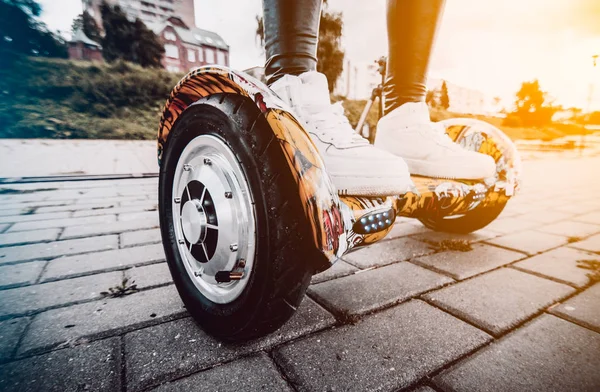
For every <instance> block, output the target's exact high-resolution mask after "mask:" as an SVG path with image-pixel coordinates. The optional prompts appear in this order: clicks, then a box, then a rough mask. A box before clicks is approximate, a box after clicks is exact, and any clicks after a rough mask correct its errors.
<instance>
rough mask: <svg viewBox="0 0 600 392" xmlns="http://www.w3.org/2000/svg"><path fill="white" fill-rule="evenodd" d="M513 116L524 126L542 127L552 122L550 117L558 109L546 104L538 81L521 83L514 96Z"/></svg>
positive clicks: (544, 93) (546, 98) (544, 95)
mask: <svg viewBox="0 0 600 392" xmlns="http://www.w3.org/2000/svg"><path fill="white" fill-rule="evenodd" d="M515 106H516V110H515V111H514V112H513V114H514V115H515V116H517V117H518V118H520V119H521V121H522V123H523V125H525V126H543V125H547V124H549V123H550V122H552V116H553V115H554V113H556V111H557V110H558V107H555V106H553V105H552V103H549V102H548V96H547V93H546V92H544V91H542V89H541V88H540V83H539V82H538V80H537V79H536V80H533V81H531V82H523V84H521V88H520V89H519V91H518V92H517V94H516V100H515Z"/></svg>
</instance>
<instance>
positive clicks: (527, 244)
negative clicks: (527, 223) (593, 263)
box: [487, 230, 567, 255]
mask: <svg viewBox="0 0 600 392" xmlns="http://www.w3.org/2000/svg"><path fill="white" fill-rule="evenodd" d="M487 242H489V243H491V244H496V245H500V246H504V247H506V248H510V249H515V250H518V251H520V252H525V253H527V254H530V255H532V254H536V253H540V252H543V251H546V250H548V249H552V248H556V247H558V246H561V245H564V244H566V243H567V237H564V236H560V235H555V234H548V233H541V232H539V231H534V230H525V231H521V232H519V233H515V234H507V235H503V236H501V237H496V238H493V239H491V240H488V241H487Z"/></svg>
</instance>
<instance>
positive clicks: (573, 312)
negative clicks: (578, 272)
mask: <svg viewBox="0 0 600 392" xmlns="http://www.w3.org/2000/svg"><path fill="white" fill-rule="evenodd" d="M551 312H552V313H553V314H555V315H557V316H560V317H562V318H565V319H567V320H570V321H573V322H575V323H577V324H580V325H583V326H585V327H587V328H590V329H593V330H595V331H596V332H600V283H596V284H595V285H593V286H592V287H590V288H588V289H587V290H585V291H584V292H582V293H580V294H577V295H576V296H575V297H573V298H570V299H569V300H567V301H565V302H563V303H562V304H560V305H556V306H555V307H553V308H552V309H551Z"/></svg>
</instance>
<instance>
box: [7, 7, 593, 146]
mask: <svg viewBox="0 0 600 392" xmlns="http://www.w3.org/2000/svg"><path fill="white" fill-rule="evenodd" d="M261 14H262V4H261V1H260V0H236V1H233V0H223V1H208V0H107V1H106V2H104V1H103V0H83V1H81V0H0V51H2V54H1V55H0V58H1V59H0V124H2V125H1V126H0V137H3V138H92V139H104V138H111V139H153V138H154V137H155V132H156V128H157V123H158V118H159V113H160V108H161V106H162V104H163V103H164V100H165V98H166V96H167V95H168V93H169V91H170V89H171V88H172V87H173V86H174V85H175V83H176V82H177V80H178V79H179V78H181V77H182V76H183V75H184V74H185V73H186V72H188V71H190V70H192V69H194V68H196V67H198V66H201V65H204V64H221V65H227V66H231V67H232V68H235V69H240V70H248V71H249V72H250V73H252V74H253V75H254V76H257V77H259V78H260V77H261V73H262V68H261V66H262V65H263V62H264V52H263V49H262V41H261V38H262V15H261ZM384 21H385V1H384V0H376V1H371V2H364V1H359V0H328V1H326V2H325V5H324V11H323V15H322V19H321V31H320V39H321V43H320V47H319V59H320V63H319V70H320V71H322V72H324V73H326V74H327V75H328V78H329V80H330V90H331V94H332V97H333V99H335V100H343V101H344V107H345V108H346V111H347V114H348V116H349V118H350V120H351V122H352V123H356V122H357V121H358V117H359V115H360V112H361V111H362V108H363V107H364V104H365V101H366V99H368V97H369V96H370V94H371V90H372V89H373V88H374V87H375V86H377V84H378V83H379V82H380V78H381V76H380V75H379V74H378V72H377V68H378V66H377V64H376V63H375V60H377V59H378V58H379V57H380V56H384V55H386V48H387V38H386V27H385V22H384ZM598 54H600V2H598V1H597V0H528V1H517V0H505V1H495V2H482V1H477V0H448V1H447V4H446V10H445V14H444V18H443V23H442V26H441V29H440V32H439V35H438V40H437V44H436V47H435V51H434V55H433V60H432V64H431V68H430V79H429V82H428V88H429V93H428V98H427V102H428V104H429V105H430V107H431V108H432V110H431V112H432V117H433V118H434V120H439V119H443V118H447V117H453V116H457V115H460V116H472V117H477V118H482V119H485V120H487V121H490V122H491V123H493V124H494V125H497V126H499V127H501V128H502V129H503V130H504V131H505V132H506V133H507V134H508V135H509V136H510V137H511V138H513V139H515V140H536V141H542V142H546V143H548V142H551V144H552V145H553V146H558V147H559V148H577V147H582V145H581V144H582V143H585V141H584V140H583V139H582V138H581V137H580V136H581V135H587V134H591V133H594V132H596V131H598V130H600V86H599V84H600V65H597V63H598V62H599V61H598V60H597V55H598ZM376 120H377V118H376V106H374V107H373V110H372V113H370V116H369V117H368V125H369V126H370V127H373V126H374V125H375V124H376ZM589 140H592V139H589Z"/></svg>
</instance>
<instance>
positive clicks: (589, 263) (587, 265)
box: [577, 260, 600, 283]
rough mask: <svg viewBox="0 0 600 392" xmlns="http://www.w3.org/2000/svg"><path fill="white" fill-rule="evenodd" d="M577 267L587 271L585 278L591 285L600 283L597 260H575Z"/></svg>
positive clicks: (599, 266)
mask: <svg viewBox="0 0 600 392" xmlns="http://www.w3.org/2000/svg"><path fill="white" fill-rule="evenodd" d="M577 267H579V268H583V269H586V270H589V271H590V272H588V273H587V274H586V276H587V277H588V278H589V279H590V282H591V283H596V282H600V261H598V260H577Z"/></svg>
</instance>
